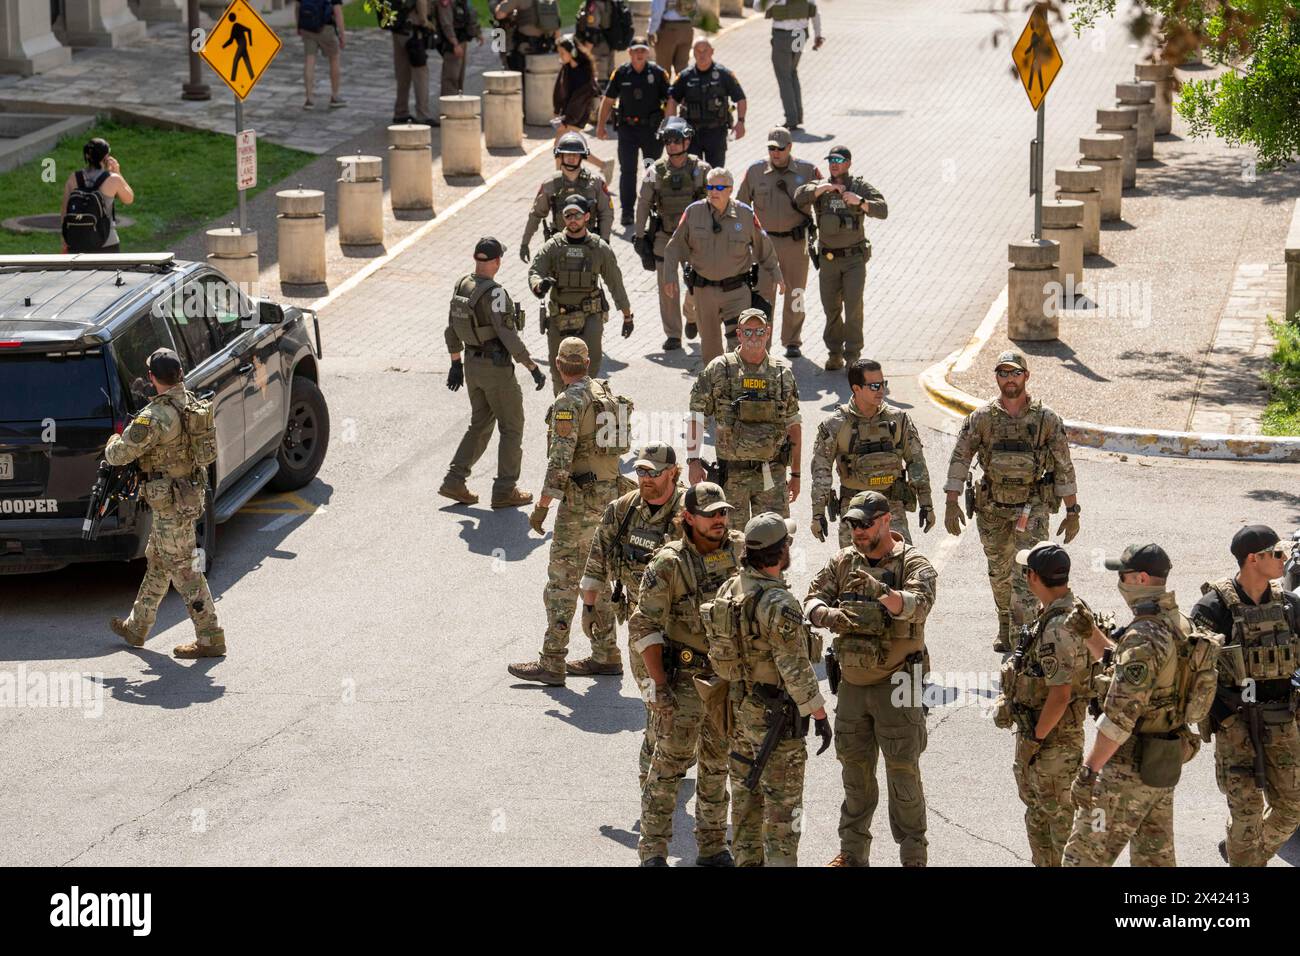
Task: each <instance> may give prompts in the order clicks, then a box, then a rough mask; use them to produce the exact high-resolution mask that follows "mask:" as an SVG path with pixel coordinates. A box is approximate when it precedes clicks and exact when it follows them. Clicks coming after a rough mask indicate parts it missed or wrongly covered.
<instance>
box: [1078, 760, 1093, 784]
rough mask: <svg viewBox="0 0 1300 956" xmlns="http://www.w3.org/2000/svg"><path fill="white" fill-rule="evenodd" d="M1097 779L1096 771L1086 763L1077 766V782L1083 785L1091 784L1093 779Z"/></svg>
mask: <svg viewBox="0 0 1300 956" xmlns="http://www.w3.org/2000/svg"><path fill="white" fill-rule="evenodd" d="M1096 779H1097V771H1095V770H1093V769H1092V768H1091V767H1089V766H1088V765H1087V764H1086V763H1085V764H1081V765H1080V767H1079V782H1080V783H1081V784H1083V785H1084V786H1085V787H1088V786H1092V783H1093V781H1095V780H1096Z"/></svg>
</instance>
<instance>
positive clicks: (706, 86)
mask: <svg viewBox="0 0 1300 956" xmlns="http://www.w3.org/2000/svg"><path fill="white" fill-rule="evenodd" d="M691 50H692V52H694V54H695V62H694V63H692V64H691V65H690V66H688V67H687V68H686V69H685V70H682V71H681V72H680V73H679V74H677V78H676V79H675V80H674V81H673V85H672V87H671V88H670V89H669V91H668V115H669V116H674V115H677V116H682V117H683V118H685V120H686V122H688V123H690V124H691V126H692V127H693V128H694V129H695V138H694V139H693V140H692V141H691V152H692V153H694V154H695V155H696V156H702V157H704V159H705V160H706V161H707V162H708V164H709V165H710V166H713V167H718V166H725V165H726V163H727V130H729V129H730V130H731V131H732V132H733V134H734V135H735V138H736V139H742V138H743V137H744V135H745V111H746V110H747V109H748V108H749V103H748V101H747V100H746V99H745V91H744V90H743V89H741V88H740V81H739V80H737V79H736V74H734V73H732V72H731V71H730V70H728V69H727V68H726V67H725V66H723V65H722V64H720V63H715V62H714V60H713V44H712V43H710V42H709V41H708V40H706V39H704V38H703V37H701V38H700V39H698V40H696V41H695V44H694V45H693V46H692V47H691ZM732 104H734V105H735V110H736V119H735V124H734V125H733V124H732V119H731V110H732Z"/></svg>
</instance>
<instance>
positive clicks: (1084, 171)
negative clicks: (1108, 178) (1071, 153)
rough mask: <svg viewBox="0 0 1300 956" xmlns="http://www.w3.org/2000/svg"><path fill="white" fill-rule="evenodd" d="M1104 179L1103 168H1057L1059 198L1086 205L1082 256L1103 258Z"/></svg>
mask: <svg viewBox="0 0 1300 956" xmlns="http://www.w3.org/2000/svg"><path fill="white" fill-rule="evenodd" d="M1101 178H1102V177H1101V167H1100V166H1085V165H1083V164H1082V163H1080V164H1079V165H1078V166H1057V167H1056V186H1057V189H1056V198H1057V199H1074V200H1078V201H1079V202H1081V203H1083V253H1084V255H1088V256H1097V255H1101ZM1053 238H1055V237H1053Z"/></svg>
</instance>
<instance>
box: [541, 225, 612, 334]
mask: <svg viewBox="0 0 1300 956" xmlns="http://www.w3.org/2000/svg"><path fill="white" fill-rule="evenodd" d="M587 235H588V238H587V240H585V241H583V242H581V243H573V242H570V241H569V240H568V239H567V238H565V239H561V240H560V247H559V256H560V262H559V264H558V265H557V267H556V270H555V286H554V288H552V290H551V296H552V298H553V299H554V301H555V303H556V304H557V305H560V306H563V307H564V308H565V309H566V310H579V311H581V312H583V313H584V314H585V313H588V312H601V311H603V309H602V308H601V303H600V296H599V295H598V292H599V284H598V282H597V275H596V250H595V248H594V247H593V243H592V242H591V240H590V236H591V233H588V234H587Z"/></svg>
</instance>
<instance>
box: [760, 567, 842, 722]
mask: <svg viewBox="0 0 1300 956" xmlns="http://www.w3.org/2000/svg"><path fill="white" fill-rule="evenodd" d="M740 587H741V588H742V589H743V591H744V592H745V593H749V592H750V591H753V590H755V589H757V588H760V587H761V588H763V593H762V595H761V596H760V597H759V599H758V603H757V606H756V607H755V608H754V624H755V626H756V627H757V629H758V634H759V637H760V638H761V640H762V641H763V643H764V644H766V645H767V646H766V647H762V648H760V647H758V646H757V645H756V644H749V645H748V646H746V647H745V649H744V653H745V656H746V659H747V660H748V662H749V667H750V670H751V671H752V670H754V669H755V666H756V665H758V666H760V667H761V666H762V665H763V664H770V665H773V666H774V667H775V668H776V673H777V676H778V678H779V681H780V685H781V686H782V687H784V688H785V690H786V693H788V694H789V695H790V696H791V698H793V699H794V702H795V704H796V705H797V706H798V708H799V713H800V715H801V716H804V717H807V716H808V715H809V714H811V713H812V712H813V711H815V710H817V709H818V708H820V707H824V706H825V705H826V701H825V699H824V698H823V697H822V693H821V688H820V687H819V686H818V684H817V674H816V673H815V672H814V671H813V666H812V661H811V660H810V659H809V656H808V647H809V635H808V626H807V625H806V624H805V623H804V618H803V608H801V607H800V606H799V599H798V598H796V597H795V596H794V595H793V594H791V593H790V590H789V588H788V587H787V586H786V582H785V579H784V578H780V577H773V576H772V575H770V574H764V573H762V572H761V571H756V570H754V569H753V568H748V567H747V568H744V569H742V570H741V572H740Z"/></svg>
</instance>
